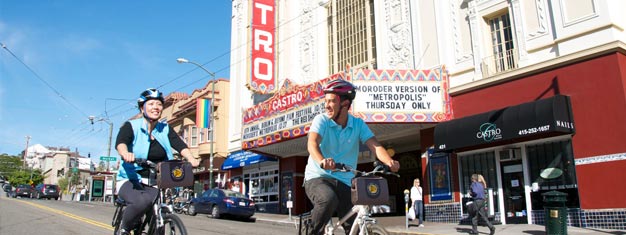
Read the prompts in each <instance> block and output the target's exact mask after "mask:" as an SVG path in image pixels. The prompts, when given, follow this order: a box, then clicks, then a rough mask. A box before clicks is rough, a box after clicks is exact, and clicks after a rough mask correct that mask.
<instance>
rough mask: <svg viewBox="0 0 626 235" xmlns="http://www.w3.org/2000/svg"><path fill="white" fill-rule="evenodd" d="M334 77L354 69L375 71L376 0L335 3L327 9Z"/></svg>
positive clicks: (330, 55)
mask: <svg viewBox="0 0 626 235" xmlns="http://www.w3.org/2000/svg"><path fill="white" fill-rule="evenodd" d="M328 15H329V18H328V31H329V33H328V40H329V43H328V47H329V48H328V51H329V53H328V54H329V60H328V61H330V68H329V71H330V72H331V74H334V73H337V72H339V71H343V70H344V68H345V66H346V65H347V64H350V65H351V66H352V68H355V69H356V68H369V69H376V59H375V58H376V43H375V42H376V37H375V35H376V33H375V30H374V2H373V0H358V1H355V0H333V1H332V3H331V4H329V7H328Z"/></svg>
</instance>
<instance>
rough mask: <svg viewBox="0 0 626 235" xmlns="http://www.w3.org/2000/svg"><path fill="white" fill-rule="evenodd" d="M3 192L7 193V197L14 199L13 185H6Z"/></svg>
mask: <svg viewBox="0 0 626 235" xmlns="http://www.w3.org/2000/svg"><path fill="white" fill-rule="evenodd" d="M2 190H4V192H5V193H6V195H7V197H13V186H11V184H8V183H7V184H4V185H3V186H2Z"/></svg>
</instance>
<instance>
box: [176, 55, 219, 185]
mask: <svg viewBox="0 0 626 235" xmlns="http://www.w3.org/2000/svg"><path fill="white" fill-rule="evenodd" d="M176 62H178V63H179V64H182V63H189V64H193V65H195V66H197V67H199V68H201V69H202V70H204V71H205V72H207V73H208V74H209V75H211V80H213V82H212V83H211V116H210V117H209V127H210V128H209V138H210V139H211V145H210V146H211V147H210V148H211V149H210V155H209V188H213V143H214V142H215V140H214V139H213V131H214V130H215V127H214V126H213V105H214V102H215V73H212V72H211V71H209V70H207V69H206V68H204V67H202V65H201V64H198V63H196V62H193V61H190V60H188V59H185V58H178V59H176Z"/></svg>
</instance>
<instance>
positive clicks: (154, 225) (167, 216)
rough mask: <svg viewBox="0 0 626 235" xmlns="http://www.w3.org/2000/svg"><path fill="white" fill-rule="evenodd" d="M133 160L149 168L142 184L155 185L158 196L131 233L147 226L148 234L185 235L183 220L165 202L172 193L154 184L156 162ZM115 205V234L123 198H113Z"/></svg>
mask: <svg viewBox="0 0 626 235" xmlns="http://www.w3.org/2000/svg"><path fill="white" fill-rule="evenodd" d="M135 162H136V163H137V164H138V165H139V166H141V167H143V168H148V169H149V170H150V179H149V180H148V184H144V187H154V186H156V188H158V189H159V196H158V197H157V198H156V199H155V200H154V202H153V203H152V209H150V210H148V211H146V213H145V214H144V215H143V217H142V218H141V219H140V221H139V223H138V226H135V228H134V229H133V234H135V235H138V234H142V232H143V231H144V229H145V227H146V226H148V231H147V234H148V235H164V234H168V235H175V234H178V235H187V229H186V228H185V225H184V224H183V221H182V220H181V219H180V218H179V217H178V216H177V215H175V214H174V213H173V211H174V209H173V207H172V204H168V203H166V202H169V201H171V200H172V199H171V197H172V194H171V193H168V192H167V190H168V189H169V188H161V187H159V186H158V185H157V184H156V177H157V174H156V169H157V164H156V163H154V162H151V161H150V160H146V159H136V160H135ZM142 184H143V183H142ZM115 206H116V209H115V213H114V214H113V221H112V222H111V225H112V226H113V228H114V229H113V234H114V235H117V233H118V231H119V230H120V229H121V228H120V225H121V224H122V215H123V212H124V208H125V206H126V202H125V201H124V199H122V198H120V197H117V199H115Z"/></svg>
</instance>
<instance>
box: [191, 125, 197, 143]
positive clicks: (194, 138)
mask: <svg viewBox="0 0 626 235" xmlns="http://www.w3.org/2000/svg"><path fill="white" fill-rule="evenodd" d="M190 127H191V146H190V147H197V146H198V127H196V126H190Z"/></svg>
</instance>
